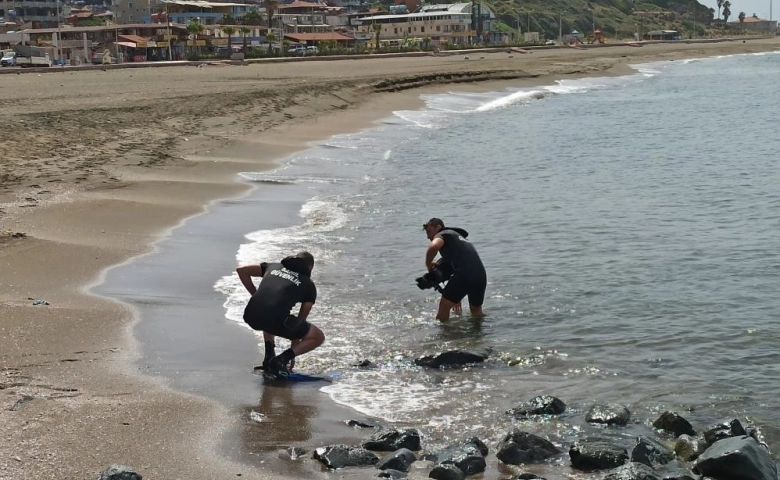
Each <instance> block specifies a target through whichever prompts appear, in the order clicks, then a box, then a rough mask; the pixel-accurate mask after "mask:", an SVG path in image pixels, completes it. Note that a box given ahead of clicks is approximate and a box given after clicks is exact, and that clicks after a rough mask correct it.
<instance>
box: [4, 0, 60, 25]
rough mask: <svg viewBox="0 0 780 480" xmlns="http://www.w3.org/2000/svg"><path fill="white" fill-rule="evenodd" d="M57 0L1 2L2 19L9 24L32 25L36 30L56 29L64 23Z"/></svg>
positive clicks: (10, 0) (11, 0) (6, 0)
mask: <svg viewBox="0 0 780 480" xmlns="http://www.w3.org/2000/svg"><path fill="white" fill-rule="evenodd" d="M63 9H69V7H67V6H64V7H62V6H61V4H60V3H59V2H57V0H0V18H4V19H5V20H6V21H8V22H19V23H31V24H32V25H33V27H35V28H46V27H56V26H57V24H58V23H59V22H62V21H63V18H64V16H63Z"/></svg>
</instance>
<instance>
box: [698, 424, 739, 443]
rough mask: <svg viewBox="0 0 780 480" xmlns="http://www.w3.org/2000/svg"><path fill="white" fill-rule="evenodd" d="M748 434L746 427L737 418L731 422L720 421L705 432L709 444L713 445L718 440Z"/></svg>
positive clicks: (705, 438)
mask: <svg viewBox="0 0 780 480" xmlns="http://www.w3.org/2000/svg"><path fill="white" fill-rule="evenodd" d="M743 435H747V432H746V431H745V428H744V427H743V426H742V424H741V423H740V422H739V420H737V419H736V418H735V419H734V420H732V421H730V422H729V423H719V424H718V425H715V426H713V427H710V428H709V430H707V431H706V432H704V440H705V441H706V442H707V446H709V445H712V444H713V443H715V442H717V441H718V440H723V439H724V438H729V437H741V436H743Z"/></svg>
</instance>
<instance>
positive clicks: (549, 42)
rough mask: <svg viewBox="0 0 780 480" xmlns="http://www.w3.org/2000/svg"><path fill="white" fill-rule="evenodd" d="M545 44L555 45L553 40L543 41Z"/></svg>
mask: <svg viewBox="0 0 780 480" xmlns="http://www.w3.org/2000/svg"><path fill="white" fill-rule="evenodd" d="M544 44H545V45H555V40H547V41H546V42H544Z"/></svg>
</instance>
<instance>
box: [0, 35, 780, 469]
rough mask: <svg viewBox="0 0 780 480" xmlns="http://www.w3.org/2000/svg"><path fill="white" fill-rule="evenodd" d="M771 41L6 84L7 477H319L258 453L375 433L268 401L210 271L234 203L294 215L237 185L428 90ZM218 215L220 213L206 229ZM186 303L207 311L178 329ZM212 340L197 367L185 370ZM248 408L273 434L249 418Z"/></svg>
mask: <svg viewBox="0 0 780 480" xmlns="http://www.w3.org/2000/svg"><path fill="white" fill-rule="evenodd" d="M778 48H780V43H778V42H777V41H776V40H775V39H771V40H754V41H748V42H746V43H742V42H741V41H738V42H724V43H716V44H687V43H680V44H673V45H672V44H663V45H647V46H644V47H641V48H637V47H610V48H602V49H587V50H579V49H556V50H544V51H535V52H533V53H529V54H519V53H514V54H511V57H512V58H510V54H507V53H494V54H476V55H471V56H470V58H469V60H465V59H464V58H463V57H462V56H450V57H427V58H395V59H371V60H348V61H323V62H300V63H290V64H273V65H262V64H257V65H248V66H207V67H203V68H197V67H177V68H159V69H148V70H137V69H134V70H112V71H106V72H103V71H88V72H55V73H46V74H40V75H38V74H26V75H18V76H17V75H4V76H2V77H0V105H1V106H2V109H0V116H2V125H3V134H4V149H5V151H4V155H3V156H2V158H1V159H0V231H2V232H4V233H3V234H2V236H0V272H2V273H1V275H2V277H1V278H2V282H0V360H1V361H2V363H1V364H0V427H2V431H3V437H4V438H3V442H0V478H3V479H5V478H8V479H11V478H14V479H19V478H87V477H90V478H91V477H95V476H96V475H97V473H98V472H99V471H101V470H102V469H104V468H105V467H107V466H108V465H109V464H112V463H123V464H128V465H131V466H133V467H135V468H136V469H137V470H138V471H139V472H141V473H142V474H143V475H144V476H145V477H146V478H185V477H186V478H193V479H198V478H204V479H205V478H225V477H226V476H228V475H229V476H236V475H238V474H241V478H279V477H280V476H288V477H291V478H301V476H304V474H303V473H302V472H303V471H306V470H305V469H306V468H310V467H301V468H304V470H296V469H297V468H299V467H296V466H295V464H292V463H289V462H281V461H279V462H266V460H267V459H268V457H267V454H266V456H265V457H263V459H259V460H258V458H260V457H262V455H259V456H258V455H256V453H257V452H261V451H265V452H269V451H270V452H273V451H274V450H275V449H277V448H278V447H284V446H287V445H298V444H306V445H309V446H316V445H320V444H323V443H332V442H333V441H341V440H343V441H345V442H352V441H356V439H358V438H363V437H365V436H366V433H365V432H359V431H354V430H351V429H349V428H348V427H346V426H344V425H343V424H342V423H341V421H342V420H343V419H344V417H346V416H349V413H350V412H348V411H346V410H344V409H342V408H340V407H337V406H335V405H332V404H331V403H330V402H328V401H327V397H325V396H324V395H323V394H320V393H319V392H318V390H317V388H316V386H308V385H300V386H295V387H294V388H286V387H284V388H279V387H274V388H265V387H264V386H263V382H262V380H260V379H259V377H257V376H254V375H253V374H252V373H251V370H250V368H248V367H249V364H251V362H253V361H254V360H252V357H253V356H256V358H257V359H259V358H260V355H261V354H262V353H261V350H260V349H258V348H257V345H256V343H257V342H256V339H255V338H254V337H253V336H252V335H251V334H250V333H249V332H248V331H243V329H241V328H240V327H239V326H236V325H234V324H230V323H229V322H227V321H226V320H224V312H223V311H221V310H222V307H221V302H222V300H221V299H220V298H219V295H217V294H216V293H214V292H213V289H212V288H211V287H212V286H213V277H211V278H203V277H207V275H204V272H214V271H220V272H224V271H229V269H230V268H233V267H234V266H235V265H233V263H234V262H235V249H236V248H237V245H238V243H239V242H240V236H241V235H242V234H243V233H246V232H248V231H251V230H256V229H258V225H260V226H262V225H266V224H260V223H258V224H253V225H249V224H247V225H243V224H242V223H241V222H240V221H237V220H236V219H233V220H231V221H229V222H227V223H228V224H219V222H221V221H223V220H217V219H219V218H220V216H219V215H218V212H217V210H218V209H219V208H221V205H222V204H220V203H212V202H215V201H216V200H219V199H225V198H234V199H239V200H235V202H237V203H238V204H242V202H244V203H245V204H246V206H247V207H249V206H251V207H255V208H256V209H260V210H263V211H267V212H269V213H268V215H267V218H265V219H263V220H262V221H268V222H273V221H283V219H284V218H285V215H289V214H290V212H292V210H294V208H293V207H289V208H287V209H285V206H284V202H280V201H279V200H278V199H274V200H273V201H269V202H265V203H264V202H263V200H262V195H263V191H264V189H272V188H273V186H269V185H263V184H260V185H255V187H256V188H255V189H254V191H252V187H253V185H252V184H250V183H248V182H242V181H239V179H238V177H237V175H236V173H237V172H241V171H258V170H262V169H268V168H273V167H274V166H275V165H277V162H278V161H279V160H280V159H281V158H284V157H285V156H287V155H290V154H291V153H293V152H295V151H299V150H301V149H303V148H305V145H306V143H307V142H310V141H313V140H316V139H324V138H327V137H328V136H330V135H333V134H336V133H344V132H349V131H355V130H359V129H362V128H367V127H370V126H371V125H372V122H373V121H375V120H377V119H380V118H383V117H385V116H387V115H389V114H390V113H391V112H392V110H396V109H408V108H415V107H418V106H420V105H421V104H420V101H419V94H420V93H422V92H430V91H446V90H456V89H457V90H465V89H472V90H494V89H498V88H502V87H504V86H507V85H531V84H544V83H550V82H552V81H554V80H555V79H557V78H566V77H570V78H578V77H582V76H586V75H609V74H622V73H626V72H628V71H629V67H628V65H630V64H635V63H643V62H647V61H653V60H675V59H681V58H691V57H702V56H708V55H728V54H734V53H743V52H757V51H768V50H776V49H778ZM480 57H484V58H480ZM453 82H454V83H457V85H453ZM399 91H402V92H401V93H399ZM250 191H251V193H250ZM251 202H256V204H254V205H252V204H251ZM291 205H292V202H291ZM233 207H234V208H235V207H236V205H233ZM206 210H214V211H215V212H214V213H215V214H213V215H206V216H203V217H194V216H196V215H199V214H201V213H202V212H204V211H206ZM293 214H294V212H293ZM205 217H208V219H205V220H201V219H202V218H205ZM187 219H189V220H187ZM198 221H202V222H203V224H202V225H199V224H198ZM244 226H246V227H247V228H246V229H245V230H244V231H243V232H242V231H241V228H243V227H244ZM177 227H178V228H177ZM188 228H191V229H192V230H187V229H188ZM198 229H200V230H198ZM188 243H189V244H188ZM155 252H157V253H155ZM139 255H146V256H145V257H143V258H137V257H138V256H139ZM155 255H160V256H159V257H158V258H160V259H163V258H164V259H165V260H164V261H163V260H159V261H158V262H157V263H155V262H149V265H151V267H154V266H157V268H167V269H170V270H171V272H168V273H169V274H170V277H169V278H168V279H167V280H165V281H162V282H159V283H156V284H147V283H145V280H146V278H148V277H145V276H144V274H137V276H136V277H133V276H132V274H130V273H128V274H127V276H128V277H129V278H125V279H122V281H127V283H126V284H125V285H126V287H120V285H122V283H121V282H120V281H119V280H118V279H111V278H110V277H111V275H112V274H113V272H120V271H123V270H125V269H124V268H115V269H112V270H109V271H106V269H108V268H110V267H112V266H116V265H120V264H124V263H125V262H128V261H131V260H132V259H134V258H135V259H136V260H135V261H133V263H132V264H130V265H129V266H128V267H127V268H129V270H127V271H128V272H129V271H131V270H132V269H133V268H135V267H134V266H135V265H142V264H143V262H144V259H146V258H149V259H152V258H153V257H154V256H155ZM177 255H181V257H177ZM177 265H181V266H182V268H181V270H179V269H178V267H177ZM184 266H186V268H184ZM105 275H107V276H108V277H109V279H110V282H109V283H107V284H106V286H105V287H98V288H97V291H101V290H100V289H101V288H114V289H115V290H114V291H112V292H103V293H111V294H112V295H114V296H116V297H117V298H118V299H122V298H123V297H124V299H125V300H128V301H129V300H130V297H132V299H134V300H137V299H138V298H142V299H143V298H146V300H147V301H148V302H150V303H154V302H157V303H158V304H160V305H162V306H168V307H170V308H161V312H163V314H161V315H160V316H159V318H158V319H156V320H155V319H153V318H150V319H147V318H143V319H142V320H141V321H140V323H139V321H138V318H137V316H136V315H135V314H134V313H135V312H134V310H133V309H132V308H130V307H129V306H128V305H127V304H124V303H121V302H119V301H116V300H112V299H108V298H104V297H101V296H97V295H94V294H91V293H89V292H88V290H89V288H91V287H93V286H97V285H99V284H101V282H102V280H103V278H104V276H105ZM154 278H163V277H159V276H156V275H155V276H154ZM112 285H113V286H114V287H112ZM131 287H132V288H131ZM35 299H43V300H46V301H47V302H49V305H37V306H35V305H33V300H35ZM193 303H194V304H196V305H198V307H199V308H198V311H199V312H201V315H199V318H196V319H193V318H188V317H187V316H186V315H178V316H177V314H176V313H175V312H176V311H177V305H179V306H182V305H184V306H186V307H187V308H190V307H191V305H192V304H193ZM179 311H182V310H179ZM165 312H167V313H168V315H165V314H164V313H165ZM165 329H168V331H169V332H173V333H169V334H160V332H165ZM144 332H146V333H144ZM180 335H184V336H183V337H182V336H180ZM187 335H191V336H192V337H190V338H187ZM194 337H198V338H201V337H208V339H209V341H210V342H212V344H211V345H209V347H208V348H203V346H202V344H196V343H195V342H194V340H193V338H194ZM197 348H201V350H200V351H198V350H195V352H196V353H199V352H200V353H202V354H198V355H194V357H197V358H200V362H199V363H198V364H196V365H193V364H192V362H191V361H190V360H187V361H185V362H184V363H183V364H182V363H181V361H182V359H189V358H193V353H192V349H197ZM150 360H154V362H151V361H150ZM177 362H179V363H177ZM248 362H249V363H248ZM152 365H155V367H154V369H155V370H156V371H151V370H153V368H152ZM171 372H173V375H172V374H171ZM149 373H151V374H152V375H148V374H149ZM156 375H162V376H156ZM168 378H176V380H175V381H171V380H168ZM204 392H205V393H204ZM252 410H254V411H257V412H259V413H264V414H265V415H266V416H267V419H268V421H265V422H261V423H259V424H253V423H251V422H249V421H247V419H248V417H249V412H251V411H252ZM291 417H292V418H295V419H298V420H299V421H298V422H291V421H289V420H290V418H291ZM421 474H422V473H421ZM371 476H373V472H372V473H371ZM422 476H423V477H424V476H425V475H422Z"/></svg>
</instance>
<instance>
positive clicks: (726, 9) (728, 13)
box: [723, 0, 731, 25]
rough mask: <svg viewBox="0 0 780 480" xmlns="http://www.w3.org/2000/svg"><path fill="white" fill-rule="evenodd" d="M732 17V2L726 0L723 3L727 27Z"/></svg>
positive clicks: (724, 19) (724, 22)
mask: <svg viewBox="0 0 780 480" xmlns="http://www.w3.org/2000/svg"><path fill="white" fill-rule="evenodd" d="M730 16H731V2H729V0H726V1H725V2H723V24H724V25H725V24H726V23H728V21H729V17H730Z"/></svg>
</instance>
